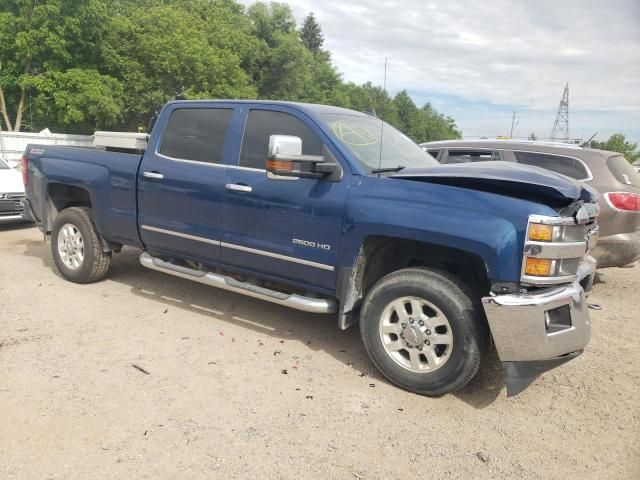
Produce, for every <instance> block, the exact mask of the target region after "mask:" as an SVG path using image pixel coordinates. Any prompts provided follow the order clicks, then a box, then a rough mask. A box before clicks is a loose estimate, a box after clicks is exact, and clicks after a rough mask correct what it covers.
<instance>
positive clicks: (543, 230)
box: [529, 223, 553, 242]
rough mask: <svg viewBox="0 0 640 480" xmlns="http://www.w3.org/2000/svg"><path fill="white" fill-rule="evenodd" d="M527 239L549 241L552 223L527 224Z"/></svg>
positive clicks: (551, 238)
mask: <svg viewBox="0 0 640 480" xmlns="http://www.w3.org/2000/svg"><path fill="white" fill-rule="evenodd" d="M529 240H534V241H538V242H550V241H551V240H553V225H542V224H540V223H532V224H531V225H529Z"/></svg>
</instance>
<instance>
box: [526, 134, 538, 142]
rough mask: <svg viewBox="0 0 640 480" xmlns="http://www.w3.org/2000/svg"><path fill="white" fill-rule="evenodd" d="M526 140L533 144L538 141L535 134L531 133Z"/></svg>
mask: <svg viewBox="0 0 640 480" xmlns="http://www.w3.org/2000/svg"><path fill="white" fill-rule="evenodd" d="M527 140H533V141H534V142H535V141H536V140H538V136H537V135H536V134H535V132H531V135H529V138H528V139H527Z"/></svg>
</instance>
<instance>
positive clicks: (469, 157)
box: [442, 150, 500, 163]
mask: <svg viewBox="0 0 640 480" xmlns="http://www.w3.org/2000/svg"><path fill="white" fill-rule="evenodd" d="M491 160H500V153H498V151H497V150H449V151H447V155H446V157H445V158H444V159H442V163H471V162H487V161H491Z"/></svg>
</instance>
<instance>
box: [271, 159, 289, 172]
mask: <svg viewBox="0 0 640 480" xmlns="http://www.w3.org/2000/svg"><path fill="white" fill-rule="evenodd" d="M267 170H269V171H274V170H281V171H283V170H286V171H292V170H293V162H287V161H285V160H267Z"/></svg>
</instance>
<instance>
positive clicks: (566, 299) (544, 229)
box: [482, 202, 598, 396]
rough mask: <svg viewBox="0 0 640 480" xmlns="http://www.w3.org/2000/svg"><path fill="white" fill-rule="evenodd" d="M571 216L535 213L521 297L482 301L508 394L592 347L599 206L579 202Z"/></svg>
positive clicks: (527, 243)
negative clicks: (594, 251)
mask: <svg viewBox="0 0 640 480" xmlns="http://www.w3.org/2000/svg"><path fill="white" fill-rule="evenodd" d="M564 213H571V215H566V216H558V217H546V216H540V215H531V216H530V217H529V223H528V227H527V233H526V241H525V246H524V250H523V251H524V253H523V259H522V275H521V282H520V291H519V292H518V293H512V294H506V295H499V294H495V293H492V294H491V295H490V296H487V297H484V298H483V299H482V303H483V306H484V311H485V314H486V317H487V321H488V323H489V327H490V329H491V334H492V336H493V340H494V343H495V346H496V350H497V352H498V355H499V357H500V360H501V361H502V364H503V371H504V379H505V384H506V385H507V395H508V396H511V395H516V394H518V393H520V392H521V391H523V390H524V389H525V388H526V387H527V386H528V385H529V384H531V382H533V381H534V380H535V379H536V378H537V377H538V376H539V375H540V374H541V373H543V372H545V371H547V370H550V369H552V368H555V367H557V366H558V365H561V364H563V363H565V362H567V361H569V360H571V359H573V358H575V357H577V356H578V355H579V354H580V353H582V350H583V349H584V348H585V347H586V345H587V344H588V343H589V340H590V338H591V322H590V319H589V312H588V307H587V302H586V295H587V293H588V292H589V291H590V290H591V288H592V286H593V279H594V275H595V269H596V261H595V260H594V258H593V257H592V256H591V255H590V251H591V248H592V247H593V245H594V244H595V241H596V239H597V233H598V227H597V222H596V219H597V214H598V208H597V204H593V203H581V202H578V203H576V204H574V205H572V206H571V208H569V209H565V210H564Z"/></svg>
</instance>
